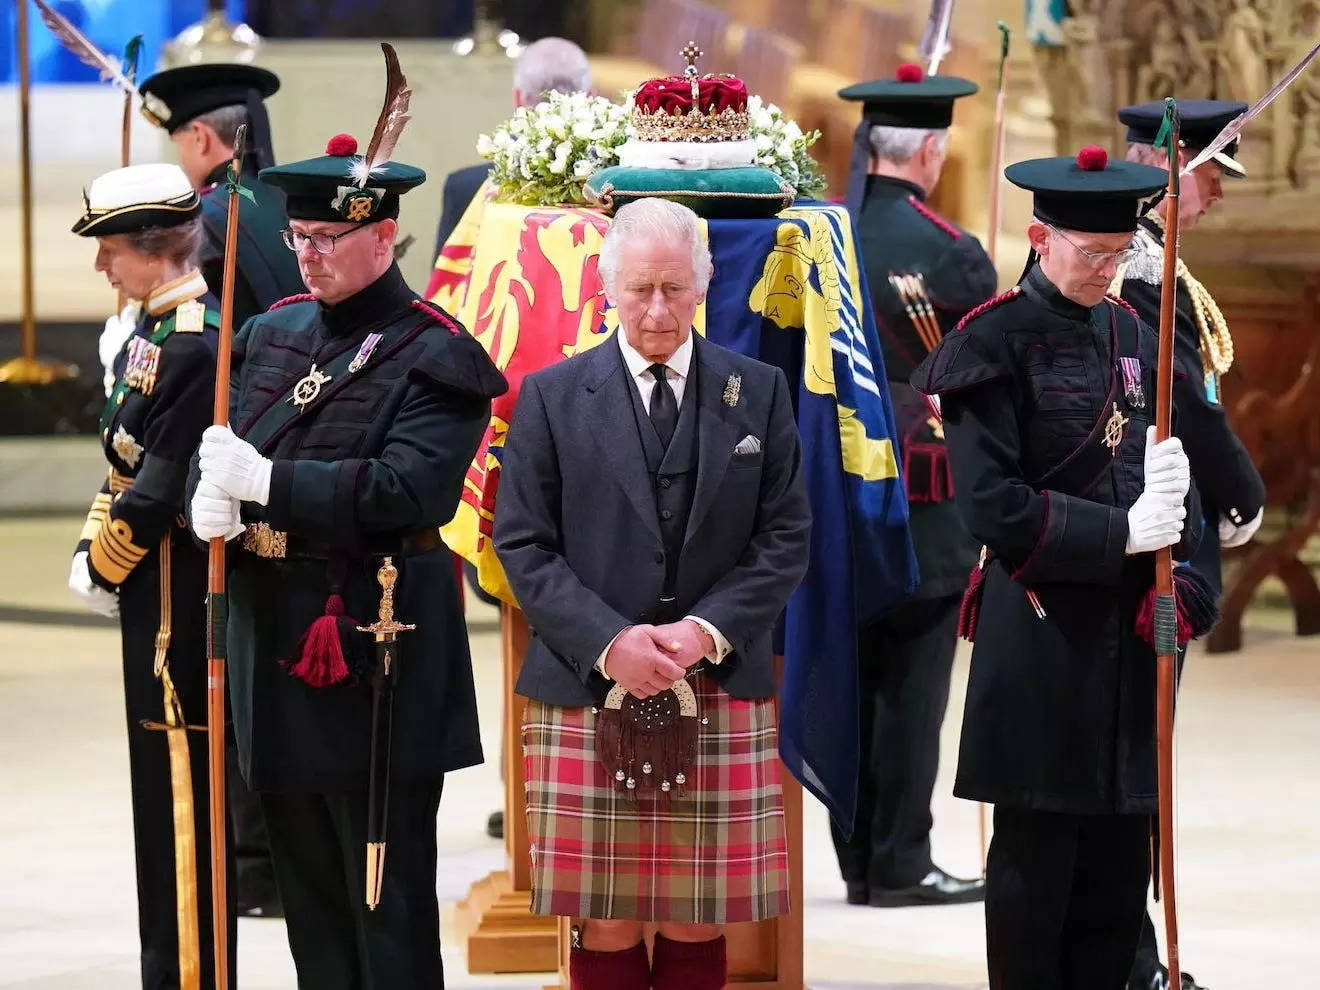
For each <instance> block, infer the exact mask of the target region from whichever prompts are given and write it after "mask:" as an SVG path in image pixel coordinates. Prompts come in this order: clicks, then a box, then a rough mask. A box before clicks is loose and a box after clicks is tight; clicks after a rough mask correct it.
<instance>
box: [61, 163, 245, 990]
mask: <svg viewBox="0 0 1320 990" xmlns="http://www.w3.org/2000/svg"><path fill="white" fill-rule="evenodd" d="M200 214H201V204H200V202H199V200H198V196H197V193H196V192H195V191H194V190H193V188H192V185H191V184H190V183H189V182H188V177H187V176H186V175H184V173H183V172H182V170H180V169H179V168H178V166H176V165H163V164H151V165H132V166H129V167H128V168H121V169H115V170H114V171H113V172H108V173H106V174H105V175H102V176H101V177H99V178H98V179H96V180H95V181H94V182H93V183H92V184H91V185H90V186H89V187H88V189H87V191H86V192H85V193H84V209H83V216H82V217H81V219H79V221H78V222H77V223H76V224H75V225H74V228H73V230H74V233H77V234H80V235H82V236H83V237H95V238H96V240H97V253H96V268H97V270H98V271H101V272H104V273H105V275H106V278H107V279H108V280H109V281H110V284H111V285H112V286H113V287H115V288H116V289H118V290H119V291H120V292H121V293H123V295H124V296H125V297H127V298H129V299H136V300H139V301H140V302H141V306H140V309H139V316H138V318H137V319H136V321H135V322H134V324H133V326H132V330H131V334H130V336H129V338H128V339H127V340H126V341H124V342H123V343H124V346H123V347H122V348H121V349H120V350H119V351H118V352H117V356H115V357H114V359H113V362H112V365H111V384H110V390H109V395H108V396H107V399H106V404H105V411H104V412H103V413H102V415H101V433H100V440H101V445H102V448H103V450H104V452H105V457H106V461H107V462H108V470H107V477H106V481H105V483H104V484H103V485H102V486H101V490H100V491H99V492H98V493H97V494H96V497H95V499H94V501H93V502H92V508H91V511H90V512H89V513H88V516H87V523H86V525H85V526H84V527H83V531H82V534H81V536H80V538H79V542H78V546H77V549H76V551H75V553H74V557H73V567H72V569H71V572H70V576H69V587H70V588H71V589H72V590H73V592H74V593H75V594H76V595H77V596H78V597H79V598H80V599H82V601H83V602H84V604H86V605H87V606H88V607H89V608H92V609H94V610H95V611H98V612H101V613H103V614H105V615H111V616H113V615H116V614H117V615H118V616H119V625H120V632H121V636H122V643H123V669H124V703H125V708H126V713H127V721H128V763H129V770H130V780H131V785H132V800H133V839H134V847H135V852H136V858H137V908H138V934H139V938H140V941H141V948H142V958H141V967H142V986H143V987H144V988H147V990H158V988H177V987H185V988H196V987H204V988H211V987H214V985H215V984H214V979H215V966H214V962H213V960H212V957H211V952H212V941H211V937H210V935H211V879H210V863H211V854H210V832H209V828H208V823H209V820H210V819H209V814H208V808H209V797H208V791H207V781H208V770H207V756H206V737H205V735H204V734H203V733H201V732H197V731H192V730H194V729H196V728H198V727H205V724H206V610H205V600H204V597H203V589H204V588H205V587H206V554H205V552H204V551H202V550H200V549H199V548H198V547H197V545H196V544H195V543H194V542H193V540H192V539H191V537H190V536H189V535H188V531H187V529H186V528H185V527H184V526H183V524H182V520H181V518H180V514H181V513H182V511H183V507H184V484H185V482H186V481H187V477H188V459H189V458H190V457H191V456H192V453H193V450H194V449H196V447H197V443H198V441H199V440H200V439H201V436H202V431H203V430H204V429H205V428H206V425H207V424H208V423H209V422H210V418H211V402H212V395H213V393H214V389H215V350H216V339H217V335H216V329H217V328H218V327H219V326H220V313H219V303H218V302H217V301H216V298H215V296H214V295H212V294H211V291H210V289H209V288H208V286H207V284H206V280H205V279H204V278H203V277H202V273H201V272H200V271H199V270H198V268H197V255H198V249H199V247H200V245H201V241H202V223H201V219H200ZM228 865H229V868H230V869H231V870H232V860H230V862H229V864H228ZM232 889H233V888H232V887H231V888H230V890H232ZM232 908H233V905H232V904H231V905H230V918H229V924H230V935H229V952H230V960H229V970H228V972H229V973H230V977H231V982H232V979H233V974H234V958H233V952H234V928H233V925H234V915H233V910H232Z"/></svg>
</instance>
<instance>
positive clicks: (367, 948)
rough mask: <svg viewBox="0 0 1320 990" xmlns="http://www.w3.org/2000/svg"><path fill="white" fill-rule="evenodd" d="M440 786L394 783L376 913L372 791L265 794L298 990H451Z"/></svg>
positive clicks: (272, 852)
mask: <svg viewBox="0 0 1320 990" xmlns="http://www.w3.org/2000/svg"><path fill="white" fill-rule="evenodd" d="M441 784H442V781H434V782H427V783H424V784H422V783H419V784H414V785H411V786H406V785H403V784H401V783H399V782H397V781H396V782H395V784H394V785H393V786H392V787H391V793H390V807H389V824H388V829H387V833H386V843H387V844H386V850H385V879H384V883H383V886H382V890H381V900H380V905H379V906H378V907H377V908H376V910H374V911H368V910H367V907H366V903H365V894H366V882H367V880H366V841H367V839H366V831H367V795H366V792H365V791H360V792H349V793H343V794H270V793H263V794H261V807H262V810H263V811H264V812H265V814H266V826H267V828H268V829H269V832H270V849H271V854H272V856H273V858H274V861H275V876H276V878H277V880H278V882H279V889H280V897H281V899H282V900H283V902H284V917H285V921H286V923H287V925H288V931H289V948H290V949H291V950H292V952H293V961H294V965H295V966H296V967H297V969H298V987H299V990H443V987H444V985H445V983H444V968H443V965H442V963H441V959H440V907H439V904H438V903H437V901H436V894H435V870H436V848H435V828H436V812H437V811H438V810H439V807H440V789H441Z"/></svg>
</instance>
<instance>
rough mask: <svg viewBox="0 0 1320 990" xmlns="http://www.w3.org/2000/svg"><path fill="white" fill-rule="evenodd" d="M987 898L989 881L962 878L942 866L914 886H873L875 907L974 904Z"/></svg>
mask: <svg viewBox="0 0 1320 990" xmlns="http://www.w3.org/2000/svg"><path fill="white" fill-rule="evenodd" d="M983 900H985V880H984V879H983V878H981V877H977V878H976V879H975V880H962V879H959V878H958V877H955V876H950V875H949V874H948V873H945V872H944V871H943V870H941V869H940V868H939V867H938V866H935V867H932V868H931V871H930V872H929V873H927V874H926V875H925V877H923V878H922V881H921V883H918V884H914V885H913V886H911V887H872V888H871V907H911V906H913V905H918V904H970V903H972V902H973V901H983Z"/></svg>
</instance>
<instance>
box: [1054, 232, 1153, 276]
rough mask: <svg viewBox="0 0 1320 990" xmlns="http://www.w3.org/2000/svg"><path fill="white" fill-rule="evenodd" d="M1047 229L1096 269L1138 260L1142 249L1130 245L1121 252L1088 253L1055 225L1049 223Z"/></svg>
mask: <svg viewBox="0 0 1320 990" xmlns="http://www.w3.org/2000/svg"><path fill="white" fill-rule="evenodd" d="M1045 227H1046V228H1047V229H1049V230H1052V231H1054V233H1056V234H1058V235H1059V236H1060V237H1062V238H1063V239H1064V240H1065V241H1067V242H1068V243H1069V244H1071V245H1072V246H1073V247H1074V248H1076V249H1077V253H1078V254H1080V255H1081V256H1082V257H1083V258H1085V259H1086V260H1087V262H1088V263H1089V264H1091V265H1093V266H1094V267H1096V268H1103V267H1104V266H1105V265H1107V264H1109V262H1111V261H1112V262H1114V263H1115V264H1119V265H1125V264H1127V263H1128V262H1129V261H1132V260H1133V259H1134V258H1136V256H1137V254H1138V253H1139V252H1140V251H1141V249H1140V248H1139V247H1136V246H1135V245H1129V246H1128V247H1125V248H1123V249H1122V250H1121V251H1098V252H1097V251H1088V250H1086V248H1084V247H1082V246H1081V245H1080V244H1078V243H1077V242H1076V241H1074V240H1073V239H1072V238H1071V237H1069V236H1068V235H1067V234H1065V233H1064V232H1063V231H1061V230H1060V229H1059V228H1058V227H1055V226H1054V225H1052V224H1048V223H1047V224H1045Z"/></svg>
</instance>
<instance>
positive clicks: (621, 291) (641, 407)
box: [495, 199, 810, 990]
mask: <svg viewBox="0 0 1320 990" xmlns="http://www.w3.org/2000/svg"><path fill="white" fill-rule="evenodd" d="M600 271H601V275H602V278H603V281H604V283H605V292H606V296H607V297H608V299H609V300H610V302H611V303H612V304H613V305H614V306H615V307H616V308H617V310H618V313H619V321H620V329H619V330H618V332H617V333H616V334H615V335H614V337H613V338H612V339H607V340H605V341H604V342H602V343H601V344H599V345H598V346H596V347H595V348H593V349H592V350H590V351H587V352H586V353H583V354H579V355H577V356H575V357H572V358H569V359H568V360H566V361H563V362H561V363H559V364H556V365H553V366H552V367H549V368H547V369H545V370H542V371H540V372H537V373H536V374H533V375H531V376H529V377H528V378H527V379H526V380H525V381H524V383H523V386H522V392H521V395H520V396H519V400H518V406H517V410H516V412H515V415H514V418H513V423H512V426H511V428H510V432H509V436H508V440H507V444H506V446H505V450H504V467H503V476H502V479H501V484H500V491H499V498H498V502H497V506H496V512H495V544H496V549H497V552H498V554H499V557H500V561H501V563H502V564H503V565H504V568H505V571H506V572H507V574H508V578H509V583H510V586H511V587H512V589H513V592H514V594H515V595H516V596H517V599H518V603H519V605H520V606H521V607H522V609H523V610H524V612H526V614H527V618H528V621H529V623H530V625H531V629H532V633H533V638H532V642H531V645H530V646H529V647H528V650H527V654H526V657H525V660H524V664H523V669H522V673H521V675H520V677H519V680H518V683H517V691H518V693H519V694H521V695H523V696H525V697H527V698H528V699H529V701H528V705H527V709H526V714H525V718H524V728H523V746H524V757H525V761H526V779H527V814H528V826H529V838H530V841H531V846H532V886H533V895H532V910H533V911H534V912H536V913H538V914H558V915H567V916H571V917H572V918H574V919H575V925H574V935H573V944H572V950H571V962H570V973H571V979H572V985H573V987H574V988H601V990H605V988H608V990H641V988H645V987H651V986H654V987H656V988H658V990H680V988H681V990H716V988H719V987H722V986H723V985H724V982H725V978H726V970H727V966H726V959H725V949H724V937H723V934H722V927H723V926H724V925H726V924H730V923H734V922H744V921H757V920H760V919H763V918H769V917H773V916H776V915H780V914H783V913H785V912H786V911H787V910H788V897H789V892H788V854H787V847H786V841H785V831H784V816H783V806H782V798H781V792H780V784H779V774H780V765H779V758H778V754H777V745H776V715H775V703H774V693H775V678H774V669H773V665H772V653H771V633H772V630H773V627H774V624H775V622H776V619H777V618H778V616H779V614H780V612H781V611H782V609H783V608H784V606H785V604H786V603H787V601H788V598H789V595H790V594H791V592H792V591H793V589H794V588H795V587H796V585H797V584H798V582H799V581H800V580H801V578H802V576H803V574H804V572H805V569H806V564H807V544H808V535H809V528H810V508H809V505H808V502H807V498H806V494H805V490H804V485H803V479H802V473H801V467H800V450H799V443H798V435H797V428H796V425H795V422H794V418H793V406H792V401H791V394H790V389H789V385H788V382H787V381H786V380H785V378H784V375H783V373H782V372H780V371H778V370H776V369H774V368H771V367H768V366H766V365H763V364H760V363H759V362H757V361H755V360H752V359H750V358H746V357H742V356H739V355H737V354H735V353H732V352H730V351H727V350H725V349H723V348H721V347H718V346H716V345H714V344H711V343H709V342H708V341H706V340H704V339H702V338H700V337H698V336H697V335H696V334H693V333H692V319H693V315H694V313H695V311H696V307H697V306H698V304H699V303H700V302H701V301H702V299H704V297H705V293H706V288H707V286H708V284H709V280H710V275H711V261H710V254H709V251H708V249H707V248H706V246H705V243H704V241H703V240H702V239H701V235H700V230H699V227H698V223H697V219H696V216H695V215H694V214H693V213H692V212H691V211H690V210H688V209H687V208H685V207H682V206H679V205H677V204H674V203H670V202H668V201H665V200H660V199H647V200H642V201H640V202H637V203H633V204H630V205H628V206H624V207H622V208H621V209H620V210H619V211H618V213H617V215H616V216H615V219H614V222H613V224H612V226H611V227H610V229H609V232H608V233H607V235H606V237H605V241H604V243H603V245H602V249H601V258H600ZM644 922H654V923H657V924H658V926H659V933H658V935H657V936H656V941H655V952H654V959H653V960H650V961H648V958H647V952H646V947H645V945H644V943H643V942H642V924H643V923H644Z"/></svg>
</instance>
